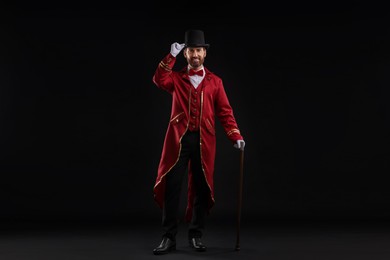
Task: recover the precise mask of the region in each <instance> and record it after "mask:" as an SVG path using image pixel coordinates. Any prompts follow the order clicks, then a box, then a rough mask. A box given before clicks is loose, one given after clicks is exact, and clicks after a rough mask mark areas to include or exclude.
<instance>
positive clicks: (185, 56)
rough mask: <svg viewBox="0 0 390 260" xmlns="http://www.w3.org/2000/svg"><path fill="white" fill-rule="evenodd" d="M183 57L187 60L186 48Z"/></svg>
mask: <svg viewBox="0 0 390 260" xmlns="http://www.w3.org/2000/svg"><path fill="white" fill-rule="evenodd" d="M183 55H184V58H186V59H187V48H184V50H183Z"/></svg>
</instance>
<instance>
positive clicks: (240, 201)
mask: <svg viewBox="0 0 390 260" xmlns="http://www.w3.org/2000/svg"><path fill="white" fill-rule="evenodd" d="M243 177H244V150H240V175H239V177H238V201H237V237H236V248H235V249H236V251H239V250H240V223H241V203H242V183H243Z"/></svg>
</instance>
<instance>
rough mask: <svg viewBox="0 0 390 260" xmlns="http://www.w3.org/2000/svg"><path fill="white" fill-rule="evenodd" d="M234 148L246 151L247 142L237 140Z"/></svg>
mask: <svg viewBox="0 0 390 260" xmlns="http://www.w3.org/2000/svg"><path fill="white" fill-rule="evenodd" d="M233 146H234V148H237V149H240V150H241V151H244V147H245V141H244V140H237V143H235V144H234V145H233Z"/></svg>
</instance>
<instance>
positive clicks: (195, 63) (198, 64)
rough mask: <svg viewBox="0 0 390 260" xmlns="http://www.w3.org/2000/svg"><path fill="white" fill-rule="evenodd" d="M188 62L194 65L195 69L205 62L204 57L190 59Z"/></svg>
mask: <svg viewBox="0 0 390 260" xmlns="http://www.w3.org/2000/svg"><path fill="white" fill-rule="evenodd" d="M188 63H189V64H190V65H191V67H193V68H194V69H196V68H199V67H201V66H202V64H203V59H189V60H188Z"/></svg>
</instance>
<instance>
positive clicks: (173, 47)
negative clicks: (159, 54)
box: [171, 42, 185, 57]
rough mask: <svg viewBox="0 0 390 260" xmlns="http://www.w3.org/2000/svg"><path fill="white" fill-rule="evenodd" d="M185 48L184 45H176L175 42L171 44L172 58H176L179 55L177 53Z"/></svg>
mask: <svg viewBox="0 0 390 260" xmlns="http://www.w3.org/2000/svg"><path fill="white" fill-rule="evenodd" d="M184 46H185V43H182V44H180V43H177V42H174V43H172V44H171V54H172V56H173V57H176V55H177V54H179V52H180V51H181V50H182V49H183V48H184Z"/></svg>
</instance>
